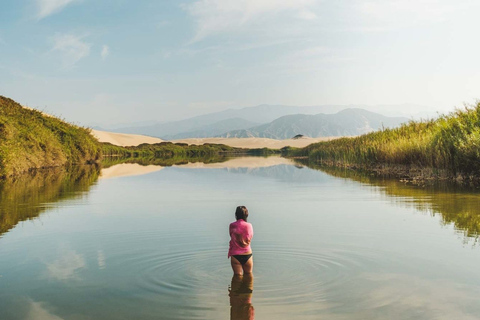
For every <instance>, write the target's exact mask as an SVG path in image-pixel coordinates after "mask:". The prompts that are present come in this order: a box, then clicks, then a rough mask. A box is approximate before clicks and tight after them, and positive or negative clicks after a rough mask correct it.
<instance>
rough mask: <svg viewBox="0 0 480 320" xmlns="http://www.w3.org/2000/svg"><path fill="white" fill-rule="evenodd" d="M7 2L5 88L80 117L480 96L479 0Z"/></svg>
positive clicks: (95, 120) (1, 21)
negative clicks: (260, 105) (273, 105)
mask: <svg viewBox="0 0 480 320" xmlns="http://www.w3.org/2000/svg"><path fill="white" fill-rule="evenodd" d="M0 6H1V7H0V94H1V95H5V96H8V97H11V98H13V99H15V100H16V101H18V102H20V103H22V104H25V105H28V106H30V107H36V108H39V109H42V110H45V111H47V112H50V113H52V114H55V115H58V116H61V117H64V118H65V119H67V120H69V121H71V122H77V123H80V124H86V125H88V124H101V125H109V124H115V123H122V122H124V123H125V122H138V121H149V120H157V121H169V120H174V119H180V118H186V117H189V116H193V115H198V114H203V113H207V112H212V111H217V110H222V109H225V108H231V107H234V108H238V107H245V106H253V105H258V104H262V103H267V104H284V105H301V106H308V105H322V104H345V105H347V104H367V105H378V104H403V103H413V104H419V105H424V106H425V111H427V110H428V111H432V110H438V111H441V112H444V111H446V110H451V109H453V108H454V107H455V106H456V107H461V106H462V104H463V103H464V102H467V103H473V102H474V101H475V99H477V98H480V94H479V87H480V86H479V84H480V59H479V57H480V44H479V42H478V40H477V38H478V30H480V19H478V14H479V13H480V2H479V1H477V0H464V1H446V0H415V1H413V0H356V1H354V0H336V1H327V0H323V1H319V0H277V1H274V0H196V1H147V0H137V1H126V0H102V1H98V0H95V1H94V0H3V1H2V4H1V5H0ZM400 111H405V110H385V112H384V113H385V114H388V113H395V112H400ZM407 111H408V112H410V110H407ZM414 111H416V110H413V111H412V112H414ZM418 111H423V110H418Z"/></svg>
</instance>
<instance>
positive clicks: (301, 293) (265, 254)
mask: <svg viewBox="0 0 480 320" xmlns="http://www.w3.org/2000/svg"><path fill="white" fill-rule="evenodd" d="M208 247H209V249H206V250H202V251H186V250H185V249H184V248H185V246H183V245H182V246H180V245H179V246H178V248H179V249H180V248H182V249H183V251H175V250H172V251H171V252H169V253H159V252H151V251H150V252H149V253H147V254H141V253H138V254H136V255H132V256H130V257H128V258H127V257H125V258H126V259H124V260H123V263H125V264H129V266H128V267H129V269H131V270H134V272H135V274H136V275H137V276H136V279H135V280H134V282H135V285H136V286H138V288H139V289H140V290H141V291H146V292H152V293H156V294H161V295H163V296H170V297H182V299H186V298H187V299H188V298H189V297H190V298H195V299H199V300H203V301H211V302H212V299H213V300H216V301H219V299H220V300H222V299H224V298H226V297H227V294H228V292H227V288H228V286H229V284H230V281H231V279H232V278H231V277H232V271H231V268H230V262H229V260H227V259H226V246H224V245H222V246H220V245H217V246H211V245H210V246H208ZM172 249H173V248H172ZM317 250H318V251H314V250H313V249H311V250H310V248H307V247H304V248H293V247H290V248H281V249H280V248H278V246H274V245H268V244H256V245H255V246H254V254H253V257H254V288H253V303H254V304H257V305H258V304H263V305H281V304H305V303H309V304H310V303H312V302H315V301H325V300H330V299H332V298H334V296H335V292H343V293H344V292H345V290H348V281H349V280H350V279H351V278H352V277H353V276H355V275H356V274H358V273H360V272H362V271H364V270H365V269H366V266H367V265H368V264H370V263H372V261H373V260H374V258H373V254H372V253H371V252H370V253H369V252H366V251H365V248H363V249H362V251H355V250H354V249H352V248H341V247H339V246H338V245H337V246H336V247H335V248H334V249H325V250H321V249H317Z"/></svg>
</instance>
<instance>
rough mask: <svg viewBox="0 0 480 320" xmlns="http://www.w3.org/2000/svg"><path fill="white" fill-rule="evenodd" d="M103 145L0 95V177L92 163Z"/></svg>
mask: <svg viewBox="0 0 480 320" xmlns="http://www.w3.org/2000/svg"><path fill="white" fill-rule="evenodd" d="M100 157H101V146H100V144H99V143H98V141H97V140H96V139H95V138H94V137H93V136H91V135H90V131H89V129H85V128H81V127H78V126H75V125H72V124H69V123H66V122H65V121H62V120H60V119H58V118H55V117H51V116H47V115H45V114H42V113H41V112H39V111H37V110H33V109H28V108H24V107H22V106H21V105H20V104H18V103H16V102H15V101H13V100H11V99H9V98H5V97H3V96H0V177H1V176H8V175H15V174H18V173H21V172H25V171H28V170H29V169H32V168H46V167H56V166H61V165H65V164H74V163H78V164H81V163H90V162H95V161H97V160H99V159H100Z"/></svg>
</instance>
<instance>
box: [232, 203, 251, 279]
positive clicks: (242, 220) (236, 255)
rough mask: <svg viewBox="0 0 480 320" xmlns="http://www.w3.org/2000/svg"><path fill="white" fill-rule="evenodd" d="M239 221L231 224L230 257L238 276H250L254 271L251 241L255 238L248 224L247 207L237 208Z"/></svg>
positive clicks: (236, 213) (234, 271) (236, 214)
mask: <svg viewBox="0 0 480 320" xmlns="http://www.w3.org/2000/svg"><path fill="white" fill-rule="evenodd" d="M235 218H236V219H237V221H235V222H232V223H230V228H229V232H230V248H229V250H228V257H229V258H230V257H231V263H232V269H233V273H234V274H236V275H243V274H244V273H245V274H247V273H248V274H250V273H252V271H253V257H252V248H251V247H250V241H251V240H252V237H253V227H252V224H251V223H248V222H247V218H248V210H247V208H246V207H245V206H239V207H237V210H236V211H235Z"/></svg>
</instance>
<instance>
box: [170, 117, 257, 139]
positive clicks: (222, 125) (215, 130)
mask: <svg viewBox="0 0 480 320" xmlns="http://www.w3.org/2000/svg"><path fill="white" fill-rule="evenodd" d="M257 125H259V123H258V122H253V121H248V120H245V119H242V118H232V119H227V120H222V121H218V122H215V123H212V124H210V125H206V126H203V127H201V128H199V129H197V130H194V131H188V132H182V133H177V134H173V135H166V136H164V137H163V138H164V139H166V140H174V139H185V138H209V137H216V136H219V135H221V134H223V133H225V132H227V131H230V130H240V129H245V128H251V127H253V126H257Z"/></svg>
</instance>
